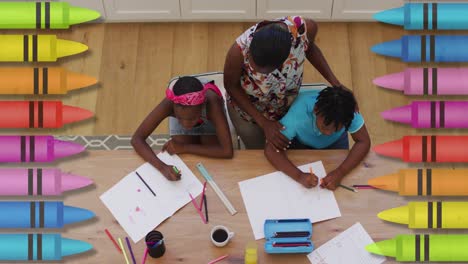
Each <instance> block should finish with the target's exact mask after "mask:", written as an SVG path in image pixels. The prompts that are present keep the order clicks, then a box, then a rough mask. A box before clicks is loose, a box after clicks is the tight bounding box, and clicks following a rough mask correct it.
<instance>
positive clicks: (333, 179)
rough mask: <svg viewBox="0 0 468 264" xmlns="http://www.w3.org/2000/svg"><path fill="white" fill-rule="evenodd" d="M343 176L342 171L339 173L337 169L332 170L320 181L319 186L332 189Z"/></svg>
mask: <svg viewBox="0 0 468 264" xmlns="http://www.w3.org/2000/svg"><path fill="white" fill-rule="evenodd" d="M343 177H344V175H343V173H341V172H340V171H339V170H332V171H331V172H330V173H328V175H327V176H326V177H325V178H323V180H322V182H321V183H320V187H322V188H327V189H329V190H332V191H334V190H336V188H338V186H339V185H340V183H341V180H342V179H343Z"/></svg>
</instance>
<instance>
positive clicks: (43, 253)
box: [0, 234, 93, 261]
mask: <svg viewBox="0 0 468 264" xmlns="http://www.w3.org/2000/svg"><path fill="white" fill-rule="evenodd" d="M92 248H93V246H92V245H91V244H89V243H87V242H83V241H79V240H73V239H68V238H62V237H61V236H60V235H59V234H0V261H4V260H16V261H26V260H61V259H62V257H66V256H70V255H74V254H80V253H83V252H86V251H88V250H91V249H92Z"/></svg>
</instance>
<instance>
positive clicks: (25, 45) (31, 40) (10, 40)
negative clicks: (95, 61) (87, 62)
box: [0, 35, 88, 62]
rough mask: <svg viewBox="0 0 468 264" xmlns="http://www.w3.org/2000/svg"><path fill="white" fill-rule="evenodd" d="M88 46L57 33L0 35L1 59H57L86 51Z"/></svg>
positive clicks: (13, 60)
mask: <svg viewBox="0 0 468 264" xmlns="http://www.w3.org/2000/svg"><path fill="white" fill-rule="evenodd" d="M87 49H88V46H86V45H84V44H81V43H78V42H74V41H69V40H63V39H57V36H55V35H0V61H2V62H37V61H57V59H58V58H61V57H65V56H70V55H75V54H78V53H81V52H84V51H86V50H87Z"/></svg>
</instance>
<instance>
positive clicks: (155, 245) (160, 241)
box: [151, 238, 164, 248]
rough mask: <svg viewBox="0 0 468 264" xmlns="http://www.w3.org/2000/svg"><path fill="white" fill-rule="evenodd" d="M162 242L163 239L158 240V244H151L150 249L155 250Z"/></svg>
mask: <svg viewBox="0 0 468 264" xmlns="http://www.w3.org/2000/svg"><path fill="white" fill-rule="evenodd" d="M163 241H164V238H163V239H161V240H159V241H158V242H156V243H153V244H152V246H151V248H155V247H157V246H159V245H161V244H162V242H163Z"/></svg>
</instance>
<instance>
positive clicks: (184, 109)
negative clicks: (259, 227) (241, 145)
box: [131, 76, 233, 181]
mask: <svg viewBox="0 0 468 264" xmlns="http://www.w3.org/2000/svg"><path fill="white" fill-rule="evenodd" d="M166 117H169V128H170V135H171V139H170V140H169V141H168V142H167V143H166V144H165V145H164V146H163V149H162V150H163V151H167V152H168V153H169V154H171V155H173V154H182V153H191V154H196V155H201V156H206V157H213V158H232V156H233V149H232V142H231V133H230V131H229V125H228V122H227V119H226V115H225V111H224V100H223V97H222V94H221V92H220V90H219V88H218V87H217V86H216V85H215V84H214V82H213V81H211V82H207V83H204V84H203V83H202V82H201V81H200V80H198V79H197V78H195V77H189V76H187V77H181V78H180V79H178V80H177V81H176V82H175V84H174V85H173V87H169V88H167V90H166V98H164V99H163V100H162V102H161V103H159V105H157V106H156V107H155V108H154V110H153V111H151V113H150V114H149V115H148V116H147V117H146V118H145V120H143V122H142V123H141V125H140V126H139V127H138V129H137V130H136V131H135V134H134V135H133V137H132V141H131V143H132V146H133V148H134V149H135V151H136V152H137V153H138V154H139V155H140V156H141V157H142V158H143V159H144V160H145V161H147V162H149V163H150V164H151V165H153V166H154V167H155V168H156V169H158V170H159V171H160V172H161V173H162V174H163V175H164V176H165V177H166V178H167V179H168V180H171V181H176V180H179V179H180V176H181V175H180V173H179V172H178V171H177V170H176V169H174V167H173V166H172V165H168V164H165V163H164V162H162V161H161V160H160V159H159V158H158V157H157V156H156V155H155V154H154V152H153V151H152V149H151V147H150V146H149V145H148V144H147V143H146V138H147V137H148V136H149V135H150V134H151V133H152V132H153V131H154V130H155V129H156V127H158V125H159V124H160V123H161V121H163V120H164V119H165V118H166Z"/></svg>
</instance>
